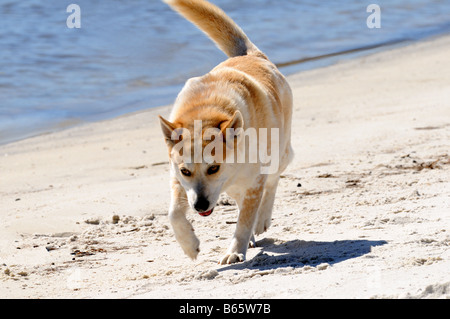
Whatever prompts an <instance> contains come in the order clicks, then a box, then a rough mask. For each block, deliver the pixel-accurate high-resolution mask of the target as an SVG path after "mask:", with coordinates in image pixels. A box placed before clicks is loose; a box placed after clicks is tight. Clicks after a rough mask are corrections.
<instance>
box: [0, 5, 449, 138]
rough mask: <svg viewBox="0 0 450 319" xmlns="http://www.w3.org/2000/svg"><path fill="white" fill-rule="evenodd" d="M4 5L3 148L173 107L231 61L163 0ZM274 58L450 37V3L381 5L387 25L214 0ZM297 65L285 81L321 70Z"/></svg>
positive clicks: (335, 13)
mask: <svg viewBox="0 0 450 319" xmlns="http://www.w3.org/2000/svg"><path fill="white" fill-rule="evenodd" d="M72 2H74V3H76V4H78V5H79V6H80V8H81V28H80V29H69V28H68V27H67V25H66V19H67V17H68V16H69V14H70V13H67V12H66V8H67V6H68V5H69V4H70V2H64V1H60V0H59V1H58V0H46V1H37V0H23V1H12V0H0V144H1V143H8V142H11V141H14V140H18V139H22V138H25V137H28V136H32V135H35V134H39V133H43V132H48V131H52V130H56V129H59V128H61V127H66V126H70V125H75V124H77V123H80V122H86V121H95V120H100V119H106V118H110V117H114V116H118V115H122V114H125V113H129V112H133V111H137V110H142V109H147V108H151V107H155V106H159V105H166V104H169V103H172V102H173V100H174V98H175V96H176V94H177V92H178V91H179V89H180V88H181V87H182V85H183V83H184V81H185V80H186V79H187V78H189V77H192V76H198V75H202V74H204V73H206V72H208V71H209V70H210V69H211V68H212V67H214V66H215V65H216V64H217V63H219V62H221V61H222V60H224V59H225V58H226V57H225V55H224V54H223V53H221V52H220V51H219V50H218V49H216V47H215V46H214V44H212V42H211V41H210V40H209V39H208V38H206V37H205V36H204V35H203V34H202V33H201V32H200V31H199V30H197V29H196V28H195V27H194V26H192V25H191V24H190V23H189V22H187V21H185V20H184V19H183V18H181V17H179V16H178V15H177V14H176V13H174V12H172V11H171V10H170V9H169V8H168V7H167V5H165V4H164V3H162V2H160V1H158V0H134V1H131V0H128V1H126V0H110V1H100V0H89V1H88V0H73V1H72ZM213 2H214V3H216V4H218V5H219V6H220V7H222V8H223V9H224V10H225V11H226V12H227V13H228V14H229V15H230V16H231V17H232V18H233V19H234V20H235V21H236V22H237V23H238V24H239V25H240V26H241V27H242V28H243V29H244V31H245V32H246V33H247V35H248V36H249V37H250V39H251V40H252V41H253V42H254V43H255V44H256V45H257V46H258V47H259V48H260V49H261V50H262V51H264V52H265V53H266V54H267V55H268V56H269V57H270V58H271V60H272V61H274V62H276V63H286V62H291V61H297V60H302V59H305V58H310V57H316V56H322V55H327V54H330V53H335V52H342V51H346V50H352V49H356V48H361V47H365V46H371V45H374V44H382V43H389V42H392V41H394V42H395V41H400V40H416V39H421V38H424V37H426V36H429V35H434V34H439V33H445V32H449V31H450V1H448V0H442V1H438V0H434V1H433V0H417V1H412V0H389V1H388V0H385V1H384V0H383V1H377V2H376V3H377V4H378V5H379V6H380V7H381V28H379V29H369V28H368V27H367V25H366V19H367V17H368V16H369V14H370V13H367V12H366V7H367V6H368V5H369V4H370V3H373V1H372V2H370V1H367V2H364V1H361V0H348V1H345V2H344V1H313V0H303V1H293V0H292V1H288V0H283V1H280V0H259V1H256V0H253V1H251V0H246V1H242V0H239V1H237V0H215V1H213ZM317 65H319V64H317V61H316V62H309V63H302V64H298V63H294V64H293V65H291V66H289V67H286V68H282V71H283V72H284V73H285V74H286V73H287V74H289V73H292V72H295V71H298V70H302V69H305V68H311V67H314V66H317Z"/></svg>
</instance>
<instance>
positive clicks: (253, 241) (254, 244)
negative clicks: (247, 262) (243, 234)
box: [248, 234, 257, 248]
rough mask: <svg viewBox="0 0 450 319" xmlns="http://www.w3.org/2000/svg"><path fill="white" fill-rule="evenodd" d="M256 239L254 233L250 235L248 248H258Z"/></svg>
mask: <svg viewBox="0 0 450 319" xmlns="http://www.w3.org/2000/svg"><path fill="white" fill-rule="evenodd" d="M256 247H257V245H256V239H255V235H253V234H252V237H250V241H249V242H248V248H256Z"/></svg>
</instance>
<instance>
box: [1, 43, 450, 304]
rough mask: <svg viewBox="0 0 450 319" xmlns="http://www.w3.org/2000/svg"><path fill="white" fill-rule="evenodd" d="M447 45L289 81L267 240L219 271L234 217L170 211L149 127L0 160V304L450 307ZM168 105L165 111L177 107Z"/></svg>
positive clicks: (86, 133)
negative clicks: (251, 301) (305, 301)
mask: <svg viewBox="0 0 450 319" xmlns="http://www.w3.org/2000/svg"><path fill="white" fill-rule="evenodd" d="M449 56H450V36H442V37H438V38H433V39H428V40H424V41H420V42H413V43H410V44H409V45H406V46H398V47H393V48H390V49H386V50H384V51H382V52H377V53H374V54H371V55H367V56H364V57H359V58H355V59H352V60H347V61H342V62H340V63H337V64H334V65H330V66H327V67H323V68H319V69H314V70H309V71H304V72H301V73H297V74H293V75H290V76H288V81H289V83H290V85H291V87H292V90H293V94H294V113H293V123H292V144H293V145H292V146H293V149H294V152H295V158H294V160H293V162H292V163H291V164H290V165H289V167H288V169H287V170H286V171H285V172H284V174H283V175H282V178H281V181H280V185H279V187H278V191H277V196H276V200H275V206H274V212H273V215H272V218H273V220H272V226H271V227H270V228H269V229H268V231H267V232H265V233H264V234H262V235H259V236H258V237H257V238H256V240H257V245H258V247H256V248H252V249H249V250H248V253H247V258H246V261H245V262H243V263H238V264H233V265H224V266H221V265H219V264H218V263H217V262H218V260H219V259H220V257H221V255H222V254H224V253H225V251H226V249H227V248H228V245H229V243H230V240H231V236H232V234H233V232H234V229H235V227H236V224H235V222H236V220H237V209H236V206H235V205H234V202H233V201H232V199H230V198H227V197H226V196H224V197H223V198H222V199H221V200H220V201H219V203H218V206H217V207H216V209H215V210H214V213H213V214H212V215H211V216H209V217H206V218H205V217H201V216H199V215H198V214H194V213H191V214H190V215H189V219H190V220H191V221H192V223H193V226H194V228H195V231H196V234H197V236H198V237H199V239H200V242H201V244H200V250H201V251H200V254H199V256H198V258H197V260H195V261H192V260H190V259H189V258H188V257H187V256H185V255H184V254H183V252H182V250H181V248H180V247H179V245H178V243H177V242H176V241H175V237H174V234H173V231H172V229H171V226H170V223H169V220H168V217H167V212H168V207H169V198H170V196H169V195H170V194H169V190H170V188H169V167H168V155H167V149H166V146H165V143H164V140H163V137H162V134H161V132H160V126H159V122H158V117H157V115H158V114H161V115H163V116H167V115H168V114H169V112H170V106H164V107H158V108H152V109H149V110H145V111H139V112H136V113H132V114H128V115H124V116H121V117H118V118H114V119H110V120H105V121H99V122H95V123H87V124H82V125H78V126H75V127H72V128H69V129H66V130H61V131H58V132H54V133H49V134H45V135H39V136H35V137H32V138H28V139H25V140H21V141H18V142H14V143H10V144H6V145H1V146H0V172H1V177H0V179H1V183H0V203H1V207H0V218H1V222H0V297H1V298H165V299H167V298H227V299H228V298H449V297H450V270H449V269H450V178H449V177H450V170H449V169H450V147H449V146H450V143H449V141H450V60H449V58H448V57H449ZM174 98H175V97H174Z"/></svg>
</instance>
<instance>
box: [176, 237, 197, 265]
mask: <svg viewBox="0 0 450 319" xmlns="http://www.w3.org/2000/svg"><path fill="white" fill-rule="evenodd" d="M180 244H181V248H183V251H184V253H185V254H186V255H187V256H188V257H189V258H191V259H192V260H195V259H197V255H198V253H199V252H200V241H199V240H198V239H197V237H194V238H191V241H190V242H188V243H186V242H180Z"/></svg>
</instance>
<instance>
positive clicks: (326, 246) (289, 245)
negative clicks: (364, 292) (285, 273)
mask: <svg viewBox="0 0 450 319" xmlns="http://www.w3.org/2000/svg"><path fill="white" fill-rule="evenodd" d="M385 244H387V242H386V241H384V240H375V241H373V240H337V241H331V242H320V241H303V240H291V241H288V242H282V243H277V241H276V240H274V239H272V238H266V239H262V240H260V241H258V242H257V246H258V247H262V250H261V251H260V252H259V253H258V254H257V255H256V256H255V257H253V258H251V259H250V260H247V261H244V262H243V263H238V264H233V265H229V266H225V267H223V268H220V269H218V271H219V272H220V271H226V270H230V269H235V270H239V269H240V270H242V269H259V270H270V269H277V268H282V267H294V268H299V267H305V266H310V267H316V266H318V265H320V264H323V263H327V264H329V265H333V264H336V263H339V262H342V261H345V260H348V259H352V258H356V257H360V256H363V255H366V254H368V253H370V251H371V248H372V247H375V246H380V245H385ZM267 252H270V254H268V253H267Z"/></svg>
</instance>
